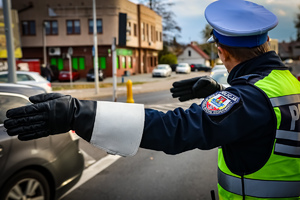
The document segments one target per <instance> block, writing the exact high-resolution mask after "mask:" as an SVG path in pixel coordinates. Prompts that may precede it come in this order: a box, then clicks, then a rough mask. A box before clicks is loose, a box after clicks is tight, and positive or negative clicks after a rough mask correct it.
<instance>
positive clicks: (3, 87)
mask: <svg viewBox="0 0 300 200" xmlns="http://www.w3.org/2000/svg"><path fill="white" fill-rule="evenodd" d="M1 92H5V93H12V94H22V95H24V96H27V97H30V96H33V95H37V94H41V93H45V90H44V89H43V88H40V87H36V86H31V85H21V84H14V83H0V93H1Z"/></svg>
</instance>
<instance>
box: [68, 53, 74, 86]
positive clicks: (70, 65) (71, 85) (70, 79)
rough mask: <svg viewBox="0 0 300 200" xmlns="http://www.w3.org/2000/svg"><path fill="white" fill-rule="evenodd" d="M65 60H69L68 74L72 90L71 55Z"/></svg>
mask: <svg viewBox="0 0 300 200" xmlns="http://www.w3.org/2000/svg"><path fill="white" fill-rule="evenodd" d="M67 58H69V73H70V86H71V88H73V77H72V56H71V54H69V53H68V54H67Z"/></svg>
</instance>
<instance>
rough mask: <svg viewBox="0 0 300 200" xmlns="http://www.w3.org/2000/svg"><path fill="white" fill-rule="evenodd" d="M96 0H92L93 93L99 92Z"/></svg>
mask: <svg viewBox="0 0 300 200" xmlns="http://www.w3.org/2000/svg"><path fill="white" fill-rule="evenodd" d="M95 1H96V0H93V22H94V27H93V28H94V29H93V31H94V74H95V93H96V94H99V75H98V72H99V68H98V67H99V66H98V40H97V19H96V2H95Z"/></svg>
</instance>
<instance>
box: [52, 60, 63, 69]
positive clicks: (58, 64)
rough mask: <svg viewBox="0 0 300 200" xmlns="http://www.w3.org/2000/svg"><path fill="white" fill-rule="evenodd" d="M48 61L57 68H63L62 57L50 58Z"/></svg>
mask: <svg viewBox="0 0 300 200" xmlns="http://www.w3.org/2000/svg"><path fill="white" fill-rule="evenodd" d="M50 63H51V65H55V66H57V68H58V70H63V69H64V60H63V59H62V58H51V59H50Z"/></svg>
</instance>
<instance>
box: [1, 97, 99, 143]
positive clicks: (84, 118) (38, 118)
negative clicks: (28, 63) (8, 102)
mask: <svg viewBox="0 0 300 200" xmlns="http://www.w3.org/2000/svg"><path fill="white" fill-rule="evenodd" d="M29 100H30V101H31V102H32V103H33V104H31V105H29V106H23V107H19V108H14V109H10V110H8V111H7V113H6V116H7V118H9V119H7V120H5V121H4V126H5V128H6V129H7V133H8V135H10V136H14V135H18V138H19V139H20V140H31V139H37V138H40V137H46V136H48V135H54V134H59V133H65V132H67V131H69V130H75V132H76V133H77V134H78V135H79V136H80V137H82V138H83V139H85V140H87V141H90V139H91V135H92V131H93V126H94V121H95V112H96V105H97V104H96V102H95V101H79V100H77V99H75V98H72V97H71V96H69V95H62V94H59V93H49V94H40V95H36V96H32V97H30V98H29Z"/></svg>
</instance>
